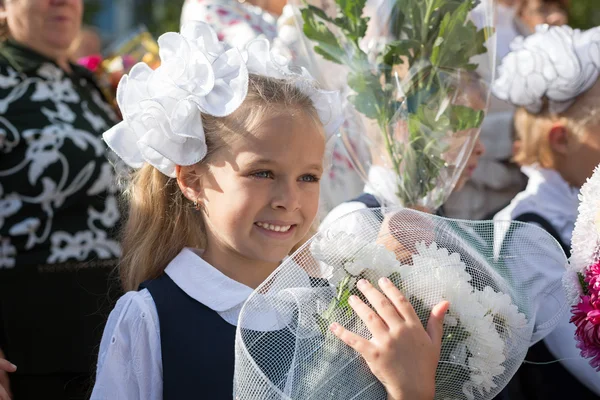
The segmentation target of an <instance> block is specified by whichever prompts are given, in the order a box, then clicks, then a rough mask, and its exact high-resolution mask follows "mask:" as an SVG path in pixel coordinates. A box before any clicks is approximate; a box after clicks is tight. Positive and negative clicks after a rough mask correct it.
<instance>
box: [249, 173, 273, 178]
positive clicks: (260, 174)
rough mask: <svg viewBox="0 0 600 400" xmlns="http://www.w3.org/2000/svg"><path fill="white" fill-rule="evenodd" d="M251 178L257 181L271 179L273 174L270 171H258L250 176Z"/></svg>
mask: <svg viewBox="0 0 600 400" xmlns="http://www.w3.org/2000/svg"><path fill="white" fill-rule="evenodd" d="M252 177H254V178H258V179H272V178H273V173H272V172H271V171H258V172H254V173H253V174H252Z"/></svg>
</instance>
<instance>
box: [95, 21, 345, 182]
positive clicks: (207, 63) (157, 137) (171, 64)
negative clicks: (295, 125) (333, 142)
mask: <svg viewBox="0 0 600 400" xmlns="http://www.w3.org/2000/svg"><path fill="white" fill-rule="evenodd" d="M158 45H159V49H160V50H159V54H160V58H161V65H160V67H158V68H157V69H156V70H152V69H150V67H148V66H147V65H146V64H144V63H138V64H136V65H135V66H134V67H133V68H132V69H131V71H130V73H129V75H125V76H123V78H121V81H120V82H119V86H118V88H117V103H118V105H119V108H120V109H121V112H122V114H123V121H122V122H120V123H118V124H117V125H115V126H114V127H112V128H111V129H109V130H108V131H106V132H105V133H104V135H103V137H104V140H105V141H106V143H107V144H108V146H109V147H110V148H111V149H112V150H113V151H114V152H115V153H116V154H117V155H118V156H119V157H120V158H121V159H123V161H125V163H127V164H128V165H129V166H131V167H133V168H140V167H142V165H143V164H144V163H146V162H147V163H149V164H151V165H153V166H154V167H156V168H157V169H158V170H159V171H161V172H162V173H163V174H165V175H167V176H170V177H175V167H176V166H177V165H193V164H195V163H197V162H199V161H201V160H202V159H203V158H204V157H205V156H206V152H207V148H206V139H205V136H204V129H203V127H202V118H201V114H200V113H205V114H209V115H213V116H215V117H225V116H227V115H229V114H231V113H233V112H234V111H235V110H237V108H238V107H239V106H240V105H241V104H242V103H243V101H244V99H245V98H246V95H247V93H248V75H249V74H256V75H262V76H267V77H271V78H277V79H289V80H294V82H295V84H296V85H297V86H298V88H299V89H300V90H302V92H303V93H305V94H306V95H307V96H308V97H309V98H310V99H311V100H312V101H313V104H314V107H315V109H316V110H317V112H318V114H319V118H320V120H321V122H322V123H323V126H324V128H325V132H326V134H327V135H328V136H331V135H332V134H334V133H335V132H336V131H337V130H338V128H339V126H340V125H341V124H342V122H343V116H342V109H341V101H340V99H339V95H338V93H337V92H327V91H321V90H318V89H316V87H315V84H314V79H313V78H312V77H311V76H310V74H308V72H306V70H302V72H301V73H294V72H293V71H292V70H291V69H290V68H289V60H287V59H285V58H283V57H281V56H278V55H276V54H274V53H272V52H271V50H270V47H269V43H268V41H266V40H264V39H257V40H255V41H252V42H250V43H249V44H248V45H247V47H246V49H245V50H244V51H242V52H240V51H239V50H237V49H235V48H228V47H226V46H224V45H223V44H222V43H221V42H219V40H218V39H217V35H216V33H215V31H214V30H213V29H212V28H211V27H210V26H209V25H208V24H205V23H203V22H189V23H187V24H185V25H184V26H183V27H182V28H181V32H180V33H175V32H169V33H165V34H164V35H162V36H161V37H160V38H159V39H158Z"/></svg>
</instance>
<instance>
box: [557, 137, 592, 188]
mask: <svg viewBox="0 0 600 400" xmlns="http://www.w3.org/2000/svg"><path fill="white" fill-rule="evenodd" d="M578 142H579V143H577V144H575V145H574V146H572V148H571V149H570V150H569V152H568V158H566V159H565V161H564V163H563V164H564V165H561V166H559V168H558V169H559V170H560V169H562V170H564V172H563V175H566V176H567V177H568V179H567V180H568V181H569V183H571V184H572V185H573V186H575V187H581V186H583V184H584V183H585V181H586V180H587V178H589V177H590V176H592V173H593V172H594V168H596V166H597V165H598V164H600V126H599V125H593V126H587V127H586V128H585V130H584V131H583V132H582V133H581V138H579V139H578Z"/></svg>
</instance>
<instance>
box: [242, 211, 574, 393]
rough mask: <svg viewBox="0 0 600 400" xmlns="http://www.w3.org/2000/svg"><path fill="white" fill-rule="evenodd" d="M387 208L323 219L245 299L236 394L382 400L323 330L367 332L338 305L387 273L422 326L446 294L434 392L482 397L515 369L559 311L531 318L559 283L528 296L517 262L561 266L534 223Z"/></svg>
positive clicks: (353, 357)
mask: <svg viewBox="0 0 600 400" xmlns="http://www.w3.org/2000/svg"><path fill="white" fill-rule="evenodd" d="M386 211H387V212H390V214H389V217H388V216H386V217H385V218H382V217H383V215H382V211H381V210H378V209H376V210H373V209H367V210H361V211H359V212H357V213H353V215H349V216H345V217H342V218H341V219H340V220H338V221H336V222H335V223H333V224H332V225H330V226H329V227H326V228H325V229H324V230H323V231H322V232H321V233H319V234H317V235H316V236H314V237H313V238H312V239H310V240H309V242H308V243H307V244H306V245H305V246H304V247H302V248H301V249H300V250H298V251H297V252H296V253H295V254H294V255H292V256H291V257H290V258H288V259H287V260H285V261H284V262H283V263H282V264H281V266H280V267H279V268H278V269H277V270H276V271H275V272H274V273H273V274H272V275H271V277H270V278H269V279H267V280H266V281H265V283H263V284H262V285H261V286H260V287H259V288H257V290H256V291H255V292H254V294H253V295H252V296H251V297H250V298H249V299H248V301H247V303H246V304H245V306H244V308H243V310H242V313H241V315H240V319H239V323H238V332H237V337H236V370H235V380H234V385H235V396H236V398H238V399H241V400H249V399H261V400H262V399H326V398H327V399H329V398H331V399H351V398H352V399H368V400H371V399H373V400H379V399H381V400H385V398H386V392H385V390H384V388H383V386H382V385H381V384H380V383H379V382H378V381H377V379H376V378H375V377H374V376H373V375H372V374H371V372H370V370H369V368H368V367H367V365H366V363H365V361H364V360H363V359H362V358H361V357H360V355H359V354H358V353H356V352H355V351H354V350H352V349H350V348H349V347H347V346H346V345H345V344H344V343H343V342H341V341H340V340H339V339H338V338H337V337H336V336H334V335H333V334H332V333H331V332H329V330H328V327H329V326H330V325H331V323H333V322H336V323H338V324H340V325H342V326H344V327H345V328H347V329H349V330H351V331H353V332H356V333H358V334H359V335H361V336H363V337H365V338H369V337H370V333H369V331H368V329H367V328H366V326H365V325H364V324H363V322H362V320H361V319H360V318H358V317H357V316H356V315H355V313H354V312H353V310H352V308H351V307H350V306H349V304H348V299H349V297H350V296H351V295H356V296H359V297H360V298H361V299H363V301H365V302H366V299H365V297H364V296H363V295H362V293H361V292H360V291H359V290H358V289H357V288H356V287H355V284H356V282H357V280H359V279H367V280H369V281H370V282H371V283H373V284H374V285H376V282H377V281H378V279H379V278H380V277H384V276H385V277H388V278H389V279H390V280H391V281H392V282H394V283H395V285H396V286H397V287H398V288H399V289H400V290H401V291H402V292H403V294H404V295H405V296H406V297H407V298H408V299H409V301H410V302H411V304H412V306H413V308H414V309H415V311H416V312H417V315H418V316H419V318H420V319H421V321H422V323H423V324H424V326H426V324H427V319H428V317H429V315H430V312H431V309H432V308H433V306H434V305H436V304H437V303H439V302H440V301H442V300H447V301H449V302H450V308H449V310H448V312H447V315H446V317H445V320H444V334H443V340H442V351H441V357H440V361H439V364H438V369H437V373H436V399H468V400H472V399H491V398H493V397H494V396H495V395H496V394H497V393H498V392H499V391H500V390H501V389H502V388H503V386H504V385H505V384H506V383H508V381H509V380H510V378H511V377H512V376H513V374H514V373H515V372H516V370H517V368H518V367H519V365H520V364H521V362H522V361H523V359H524V357H525V354H526V352H527V349H528V347H529V346H530V344H531V341H532V337H533V336H534V334H535V333H536V331H538V328H543V329H544V330H550V329H552V326H553V324H554V323H556V321H557V320H558V319H557V316H558V315H559V314H560V313H561V312H562V311H563V310H565V309H566V308H565V307H564V304H557V305H556V307H555V308H554V312H552V313H549V312H547V310H546V312H545V313H544V315H543V316H540V315H538V310H539V307H538V306H539V304H540V303H541V302H546V300H547V298H543V296H548V297H550V296H551V292H552V291H553V290H555V289H560V288H561V285H562V282H561V280H560V279H558V280H557V281H556V282H552V283H551V285H550V286H549V287H550V289H551V290H548V291H545V292H546V293H545V294H540V293H532V291H531V290H530V288H531V279H529V278H530V277H529V276H528V275H527V271H526V270H524V269H522V268H519V266H520V264H519V263H520V262H522V261H523V260H525V259H527V258H529V257H535V258H536V260H537V262H541V263H545V265H548V266H549V268H550V267H552V266H554V267H559V268H563V267H564V265H565V264H566V258H565V255H564V253H563V251H562V249H561V248H560V246H559V245H558V244H557V243H556V241H555V240H554V239H553V238H552V237H551V236H550V235H548V234H547V233H546V232H544V231H543V230H541V229H539V228H537V227H535V226H533V225H527V224H521V223H518V222H513V223H510V222H506V223H494V222H491V221H485V222H472V221H456V220H447V219H444V218H440V217H437V216H433V215H429V214H423V213H420V212H418V211H414V210H408V209H394V210H390V209H388V210H386ZM357 214H358V215H357ZM345 218H353V220H356V219H357V218H361V219H362V222H363V223H362V224H361V226H363V229H362V230H361V231H358V232H352V233H348V232H344V231H343V230H342V229H339V227H341V226H344V219H345ZM382 219H383V226H384V228H383V229H381V228H380V227H381V226H382V222H381V221H382ZM499 232H500V233H502V235H500V239H498V238H499V236H498V233H499ZM494 233H496V236H495V238H494ZM523 237H528V238H532V239H533V243H531V242H528V241H523V240H522V238H523ZM540 296H541V297H540Z"/></svg>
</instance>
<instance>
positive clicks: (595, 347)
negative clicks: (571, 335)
mask: <svg viewBox="0 0 600 400" xmlns="http://www.w3.org/2000/svg"><path fill="white" fill-rule="evenodd" d="M571 312H572V313H573V316H572V317H571V323H574V324H575V326H577V330H576V331H575V338H576V339H577V348H578V349H580V350H581V356H582V357H585V358H590V359H591V360H590V365H591V366H592V367H594V368H595V369H596V370H597V371H599V372H600V302H598V298H597V297H596V298H595V299H592V298H591V297H590V296H582V297H581V300H580V301H579V303H578V304H576V305H574V306H573V307H572V308H571Z"/></svg>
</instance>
